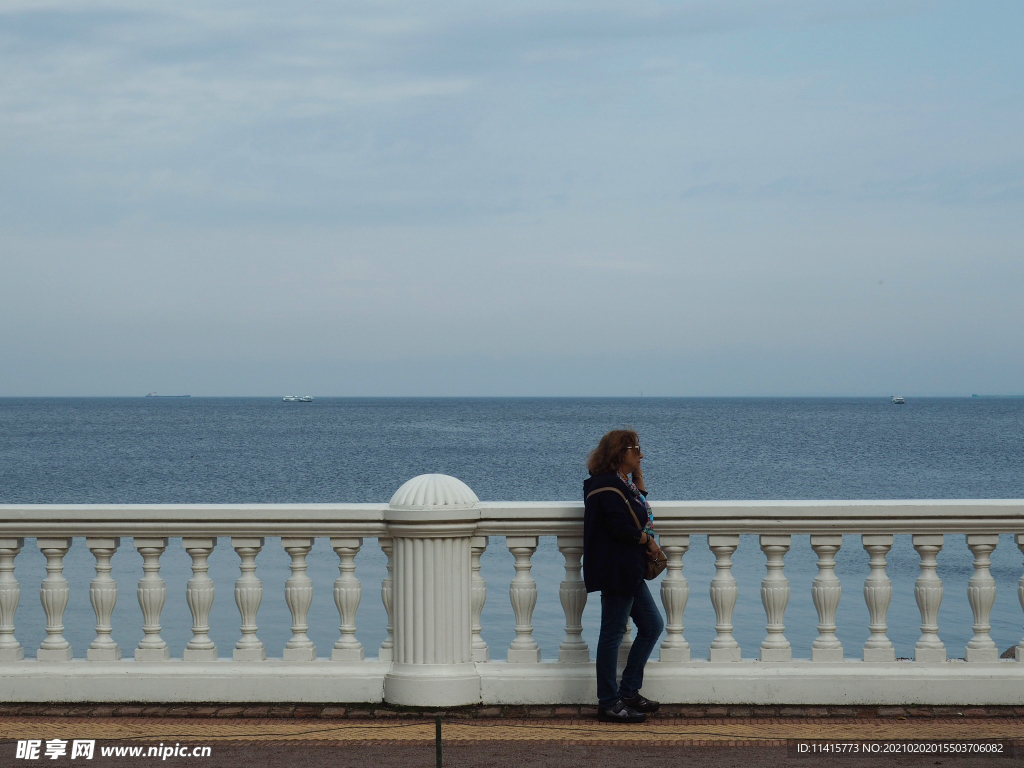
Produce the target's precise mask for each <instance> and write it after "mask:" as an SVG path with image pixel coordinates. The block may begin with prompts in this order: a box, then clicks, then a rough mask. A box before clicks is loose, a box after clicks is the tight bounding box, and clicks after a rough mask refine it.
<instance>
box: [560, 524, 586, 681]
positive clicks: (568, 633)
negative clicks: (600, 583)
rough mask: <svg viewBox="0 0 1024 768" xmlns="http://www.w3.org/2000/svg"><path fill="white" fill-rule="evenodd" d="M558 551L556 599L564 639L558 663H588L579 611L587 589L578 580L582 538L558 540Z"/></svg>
mask: <svg viewBox="0 0 1024 768" xmlns="http://www.w3.org/2000/svg"><path fill="white" fill-rule="evenodd" d="M558 550H559V551H560V552H561V553H562V557H563V558H565V579H563V580H562V583H561V584H560V585H559V587H558V597H559V600H561V603H562V610H563V611H564V612H565V639H564V640H562V644H561V645H559V646H558V660H559V661H561V662H563V663H585V662H587V661H590V650H589V649H588V648H587V642H586V641H585V640H584V639H583V609H584V607H585V606H586V605H587V588H586V585H584V583H583V577H582V576H580V568H581V564H580V558H581V557H582V556H583V537H582V536H559V537H558Z"/></svg>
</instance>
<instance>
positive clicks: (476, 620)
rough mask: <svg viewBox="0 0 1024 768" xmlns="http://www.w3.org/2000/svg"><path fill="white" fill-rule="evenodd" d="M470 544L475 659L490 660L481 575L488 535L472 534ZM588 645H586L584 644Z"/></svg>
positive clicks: (485, 585)
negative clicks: (483, 617)
mask: <svg viewBox="0 0 1024 768" xmlns="http://www.w3.org/2000/svg"><path fill="white" fill-rule="evenodd" d="M469 546H470V552H471V555H470V558H471V561H470V562H471V564H470V570H471V571H472V573H473V577H472V585H473V586H472V587H471V591H470V595H471V598H472V605H471V611H472V614H473V642H472V645H471V647H472V649H473V661H488V660H489V659H490V657H491V651H490V649H489V648H488V647H487V643H486V642H484V638H483V635H482V634H481V633H482V632H483V625H482V623H481V616H482V615H483V612H484V602H485V601H486V600H487V582H486V581H484V577H483V576H481V575H480V556H481V555H483V553H484V550H485V549H487V537H486V536H472V537H470V539H469ZM584 647H586V646H584Z"/></svg>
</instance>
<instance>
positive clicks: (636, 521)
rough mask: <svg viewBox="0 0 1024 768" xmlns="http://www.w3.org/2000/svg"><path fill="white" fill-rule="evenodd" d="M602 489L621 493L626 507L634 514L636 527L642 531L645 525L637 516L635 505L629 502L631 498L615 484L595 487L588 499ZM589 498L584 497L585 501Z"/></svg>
mask: <svg viewBox="0 0 1024 768" xmlns="http://www.w3.org/2000/svg"><path fill="white" fill-rule="evenodd" d="M602 491H615V492H616V493H617V494H619V496H621V497H622V500H623V501H624V502H626V509H628V510H629V514H631V515H632V516H633V522H634V523H636V527H637V528H639V529H640V530H641V531H642V530H643V529H644V527H643V526H642V525H640V521H639V520H638V519H637V517H636V512H634V511H633V505H632V504H630V503H629V499H627V498H626V494H624V493H623V492H622V491H620V490H619V489H618V488H616V487H615V486H614V485H606V486H605V487H604V488H596V489H594V490H593V491H591V492H590V493H588V494H587V499H589V498H590V497H591V496H593V495H594V494H595V493H601V492H602ZM587 499H584V500H583V501H586V500H587Z"/></svg>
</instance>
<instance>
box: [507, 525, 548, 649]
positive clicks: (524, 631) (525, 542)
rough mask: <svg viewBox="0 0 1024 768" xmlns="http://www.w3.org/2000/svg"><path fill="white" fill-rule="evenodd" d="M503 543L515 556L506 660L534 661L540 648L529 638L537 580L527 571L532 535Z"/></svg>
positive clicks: (534, 548)
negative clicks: (513, 619)
mask: <svg viewBox="0 0 1024 768" xmlns="http://www.w3.org/2000/svg"><path fill="white" fill-rule="evenodd" d="M505 544H506V545H507V546H508V551H509V552H511V553H512V555H513V556H514V557H515V559H516V562H515V566H514V567H515V569H516V575H515V576H514V577H513V578H512V582H511V583H510V584H509V587H508V597H509V600H511V601H512V612H513V613H515V615H516V625H515V630H516V636H515V639H514V640H512V643H511V645H509V647H508V661H509V662H511V663H516V662H527V663H530V662H538V661H540V646H539V645H537V641H536V640H535V639H534V637H533V609H534V608H536V607H537V581H536V579H534V578H533V574H532V572H531V570H532V566H531V562H530V560H531V558H532V557H533V553H534V552H536V551H537V537H536V536H507V537H505Z"/></svg>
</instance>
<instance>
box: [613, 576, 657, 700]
mask: <svg viewBox="0 0 1024 768" xmlns="http://www.w3.org/2000/svg"><path fill="white" fill-rule="evenodd" d="M627 616H628V617H630V618H632V619H633V623H634V624H636V639H635V640H634V641H633V647H632V648H630V649H629V658H628V659H627V660H626V668H625V669H624V670H623V672H622V683H621V684H619V685H616V684H615V680H616V665H617V662H618V660H619V646H620V645H622V636H623V635H624V634H625V633H626V617H627ZM664 629H665V621H664V620H663V619H662V618H661V611H659V610H658V606H656V605H655V604H654V598H652V597H651V592H650V590H649V589H647V582H646V581H641V582H640V584H638V585H637V588H636V589H635V590H633V594H631V595H628V594H623V593H616V592H602V593H601V636H600V637H599V638H598V641H597V702H598V706H600V707H601V708H602V709H610V708H611V707H613V706H615V702H617V701H618V700H619V699H621V698H629V697H631V696H635V695H636V694H637V692H639V690H640V687H641V686H642V685H643V683H644V665H645V664H647V659H649V658H650V656H651V653H652V652H653V651H654V646H655V645H657V643H658V638H659V637H661V633H662V631H664Z"/></svg>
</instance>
